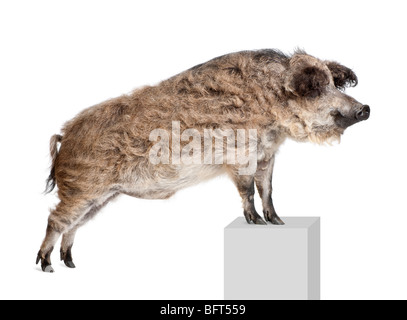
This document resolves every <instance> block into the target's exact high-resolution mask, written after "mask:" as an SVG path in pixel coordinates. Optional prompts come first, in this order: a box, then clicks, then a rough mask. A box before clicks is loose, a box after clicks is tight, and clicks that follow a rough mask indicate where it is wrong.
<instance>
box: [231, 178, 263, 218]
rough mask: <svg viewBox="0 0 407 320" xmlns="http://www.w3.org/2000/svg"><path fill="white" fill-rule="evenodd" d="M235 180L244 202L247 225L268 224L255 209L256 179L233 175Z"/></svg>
mask: <svg viewBox="0 0 407 320" xmlns="http://www.w3.org/2000/svg"><path fill="white" fill-rule="evenodd" d="M233 180H234V182H235V184H236V186H237V189H238V191H239V193H240V196H241V197H242V200H243V209H244V216H245V218H246V221H247V223H251V222H253V223H254V224H267V223H266V222H265V221H264V220H263V219H262V218H261V217H260V215H259V214H258V213H257V211H256V208H255V207H254V177H252V176H239V175H233Z"/></svg>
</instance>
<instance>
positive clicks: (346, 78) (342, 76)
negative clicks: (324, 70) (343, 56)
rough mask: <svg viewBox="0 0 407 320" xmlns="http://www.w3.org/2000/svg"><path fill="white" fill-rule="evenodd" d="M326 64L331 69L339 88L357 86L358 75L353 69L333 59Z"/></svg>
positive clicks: (336, 85)
mask: <svg viewBox="0 0 407 320" xmlns="http://www.w3.org/2000/svg"><path fill="white" fill-rule="evenodd" d="M326 65H327V66H328V68H329V70H330V71H331V73H332V76H333V78H334V83H335V87H337V88H338V89H341V90H344V89H345V88H346V87H355V86H356V85H357V84H358V77H357V76H356V74H355V73H354V72H353V71H352V70H351V69H349V68H347V67H345V66H343V65H341V64H339V63H337V62H333V61H332V62H328V63H327V64H326Z"/></svg>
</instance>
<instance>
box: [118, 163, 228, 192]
mask: <svg viewBox="0 0 407 320" xmlns="http://www.w3.org/2000/svg"><path fill="white" fill-rule="evenodd" d="M223 173H225V170H224V167H223V166H222V165H182V166H178V167H177V166H174V165H170V166H168V167H167V170H163V171H156V172H154V174H152V175H149V176H148V177H140V176H138V177H135V179H134V183H131V184H126V185H123V186H122V193H124V194H127V195H130V196H134V197H137V198H142V199H168V198H169V197H171V196H172V195H173V194H174V193H176V192H177V191H178V190H180V189H184V188H187V187H190V186H193V185H196V184H198V183H200V182H202V181H205V180H208V179H211V178H213V177H216V176H218V175H221V174H223Z"/></svg>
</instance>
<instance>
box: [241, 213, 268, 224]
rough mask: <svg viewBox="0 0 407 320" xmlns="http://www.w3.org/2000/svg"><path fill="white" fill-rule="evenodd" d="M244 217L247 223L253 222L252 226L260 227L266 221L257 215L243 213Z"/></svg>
mask: <svg viewBox="0 0 407 320" xmlns="http://www.w3.org/2000/svg"><path fill="white" fill-rule="evenodd" d="M244 216H245V218H246V221H247V223H251V222H253V223H254V224H262V225H266V224H267V223H266V221H264V220H263V219H262V218H261V217H260V216H259V215H258V213H256V212H255V213H249V212H245V213H244Z"/></svg>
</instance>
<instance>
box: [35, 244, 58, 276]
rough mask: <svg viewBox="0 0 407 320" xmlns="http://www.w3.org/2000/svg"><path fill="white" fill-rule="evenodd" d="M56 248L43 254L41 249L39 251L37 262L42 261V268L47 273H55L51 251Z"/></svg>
mask: <svg viewBox="0 0 407 320" xmlns="http://www.w3.org/2000/svg"><path fill="white" fill-rule="evenodd" d="M53 249H54V248H51V249H50V250H49V251H48V252H47V254H45V255H43V254H42V252H41V250H40V251H39V252H38V255H37V260H36V264H38V263H39V262H40V261H41V269H42V271H44V272H47V273H54V272H55V271H54V269H53V268H52V266H51V253H52V250H53Z"/></svg>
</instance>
